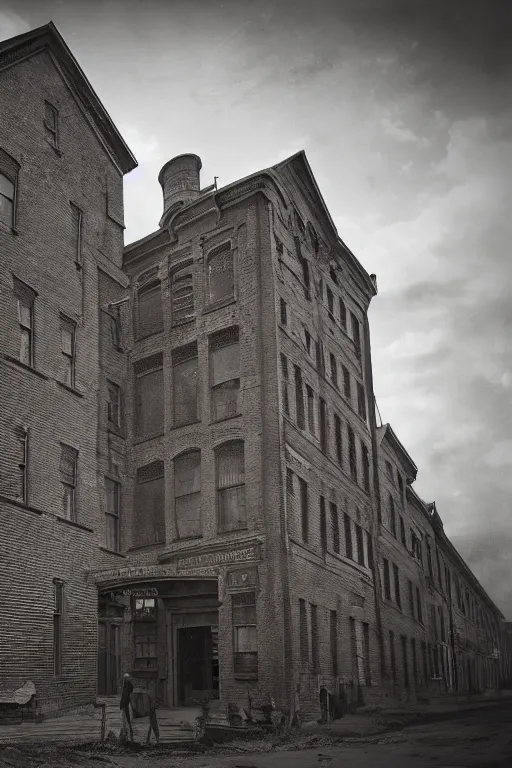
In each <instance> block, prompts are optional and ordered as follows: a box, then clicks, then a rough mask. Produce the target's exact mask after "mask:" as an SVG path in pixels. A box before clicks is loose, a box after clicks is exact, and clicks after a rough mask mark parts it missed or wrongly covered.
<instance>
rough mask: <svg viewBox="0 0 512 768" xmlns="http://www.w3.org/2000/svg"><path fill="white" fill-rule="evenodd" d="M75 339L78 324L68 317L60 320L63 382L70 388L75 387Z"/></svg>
mask: <svg viewBox="0 0 512 768" xmlns="http://www.w3.org/2000/svg"><path fill="white" fill-rule="evenodd" d="M75 339H76V323H74V322H73V320H69V319H68V318H67V317H63V316H61V318H60V343H61V352H62V360H61V363H62V371H61V381H62V382H63V383H64V384H66V385H67V386H68V387H74V386H75V348H76V344H75Z"/></svg>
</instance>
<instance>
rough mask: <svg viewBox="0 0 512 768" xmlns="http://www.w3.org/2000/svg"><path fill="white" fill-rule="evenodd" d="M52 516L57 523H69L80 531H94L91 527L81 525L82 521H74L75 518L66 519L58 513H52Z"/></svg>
mask: <svg viewBox="0 0 512 768" xmlns="http://www.w3.org/2000/svg"><path fill="white" fill-rule="evenodd" d="M54 517H55V519H56V520H57V521H58V522H59V523H64V524H65V525H71V526H72V527H73V528H79V529H80V530H81V531H87V532H88V533H94V530H93V529H92V528H88V527H87V526H86V525H82V523H77V522H75V520H68V519H67V518H66V517H61V516H60V515H54Z"/></svg>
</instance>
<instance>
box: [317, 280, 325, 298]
mask: <svg viewBox="0 0 512 768" xmlns="http://www.w3.org/2000/svg"><path fill="white" fill-rule="evenodd" d="M318 297H319V299H320V301H323V300H324V281H323V280H322V278H320V279H319V281H318Z"/></svg>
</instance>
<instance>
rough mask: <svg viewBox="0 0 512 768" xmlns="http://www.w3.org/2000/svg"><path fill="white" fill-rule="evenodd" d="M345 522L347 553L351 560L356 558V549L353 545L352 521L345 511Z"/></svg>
mask: <svg viewBox="0 0 512 768" xmlns="http://www.w3.org/2000/svg"><path fill="white" fill-rule="evenodd" d="M343 522H344V526H345V554H346V556H347V557H348V558H349V560H353V559H354V551H353V547H352V521H351V519H350V517H349V516H348V515H347V513H346V512H345V513H344V516H343Z"/></svg>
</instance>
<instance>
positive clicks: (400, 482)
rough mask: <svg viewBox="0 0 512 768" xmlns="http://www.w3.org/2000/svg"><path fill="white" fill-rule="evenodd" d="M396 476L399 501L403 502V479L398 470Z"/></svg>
mask: <svg viewBox="0 0 512 768" xmlns="http://www.w3.org/2000/svg"><path fill="white" fill-rule="evenodd" d="M397 478H398V490H399V492H400V503H401V504H403V503H404V481H403V478H402V475H401V474H400V472H397Z"/></svg>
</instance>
